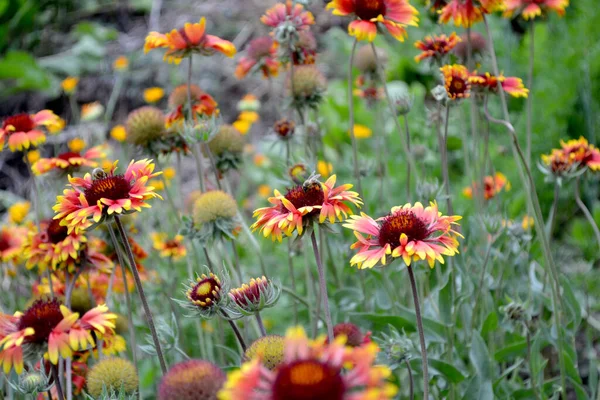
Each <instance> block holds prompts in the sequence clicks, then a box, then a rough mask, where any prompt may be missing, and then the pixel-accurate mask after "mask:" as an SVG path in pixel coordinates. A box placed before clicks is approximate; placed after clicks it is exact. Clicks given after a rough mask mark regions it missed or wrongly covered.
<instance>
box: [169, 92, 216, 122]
mask: <svg viewBox="0 0 600 400" xmlns="http://www.w3.org/2000/svg"><path fill="white" fill-rule="evenodd" d="M190 94H191V98H192V111H193V112H192V117H193V118H194V121H197V120H198V118H204V117H211V116H213V115H215V116H217V115H219V108H218V106H219V105H218V104H217V102H216V101H215V99H213V97H212V96H211V95H210V94H208V93H206V92H205V91H203V90H202V89H200V88H199V87H198V86H196V85H190ZM187 102H188V98H187V85H180V86H177V87H176V88H175V90H173V93H171V95H170V96H169V107H170V108H171V109H172V111H171V112H170V113H169V114H168V115H167V119H166V122H165V125H166V127H167V128H171V127H172V126H174V125H177V124H180V123H181V122H183V121H184V120H185V118H186V117H187V113H186V112H185V111H186V110H185V106H186V104H187Z"/></svg>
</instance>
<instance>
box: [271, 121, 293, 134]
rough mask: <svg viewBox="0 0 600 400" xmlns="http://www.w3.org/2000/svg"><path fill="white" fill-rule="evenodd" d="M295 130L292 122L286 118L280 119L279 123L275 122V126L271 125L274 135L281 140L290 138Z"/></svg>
mask: <svg viewBox="0 0 600 400" xmlns="http://www.w3.org/2000/svg"><path fill="white" fill-rule="evenodd" d="M295 129H296V124H295V123H294V121H292V120H289V119H286V118H283V119H280V120H279V121H277V122H275V125H273V130H274V131H275V133H276V134H277V135H279V136H280V137H282V138H285V137H288V136H291V135H292V134H293V133H294V130H295Z"/></svg>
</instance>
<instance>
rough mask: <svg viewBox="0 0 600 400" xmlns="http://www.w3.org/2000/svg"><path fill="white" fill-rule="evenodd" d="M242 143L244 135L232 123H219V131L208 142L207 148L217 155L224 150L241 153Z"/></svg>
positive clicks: (242, 149)
mask: <svg viewBox="0 0 600 400" xmlns="http://www.w3.org/2000/svg"><path fill="white" fill-rule="evenodd" d="M244 144H245V142H244V137H243V136H242V134H241V133H240V131H238V130H237V129H235V128H234V127H233V125H221V127H220V128H219V132H217V134H216V135H215V137H214V138H212V140H211V141H210V142H208V148H209V149H210V151H211V152H212V153H213V154H214V155H215V156H217V157H218V156H220V155H221V154H223V153H225V152H229V153H233V154H241V153H242V152H243V151H244Z"/></svg>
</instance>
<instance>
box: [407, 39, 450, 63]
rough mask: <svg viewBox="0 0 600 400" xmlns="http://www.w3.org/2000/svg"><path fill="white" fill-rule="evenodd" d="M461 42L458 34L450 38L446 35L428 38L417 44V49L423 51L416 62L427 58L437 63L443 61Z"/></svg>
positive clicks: (416, 57)
mask: <svg viewBox="0 0 600 400" xmlns="http://www.w3.org/2000/svg"><path fill="white" fill-rule="evenodd" d="M460 41H461V38H460V37H458V35H457V34H456V32H452V34H450V36H446V35H445V34H441V35H433V36H426V37H425V38H424V39H423V40H418V41H416V42H415V47H416V48H417V49H419V50H421V54H419V55H418V56H415V61H416V62H420V61H423V60H425V59H427V58H433V59H435V60H437V61H440V60H442V58H443V57H444V56H446V54H448V53H450V52H451V51H452V49H454V46H456V45H457V44H458V43H459V42H460Z"/></svg>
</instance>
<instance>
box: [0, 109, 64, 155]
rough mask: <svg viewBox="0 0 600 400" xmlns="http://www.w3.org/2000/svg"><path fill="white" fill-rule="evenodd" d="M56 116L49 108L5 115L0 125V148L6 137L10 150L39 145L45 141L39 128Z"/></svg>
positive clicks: (54, 119)
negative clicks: (31, 112)
mask: <svg viewBox="0 0 600 400" xmlns="http://www.w3.org/2000/svg"><path fill="white" fill-rule="evenodd" d="M58 119H59V118H58V116H57V115H55V114H54V113H53V112H52V111H50V110H42V111H40V112H38V113H36V114H17V115H13V116H12V117H7V118H5V119H4V121H2V126H1V127H0V148H1V147H3V146H4V143H5V142H6V141H7V139H8V148H9V149H10V151H12V152H15V151H21V150H23V149H29V148H30V147H34V146H37V145H40V144H42V143H44V142H45V141H46V135H45V134H44V131H42V130H41V129H40V128H41V127H43V126H48V125H51V124H53V123H55V122H56V120H58Z"/></svg>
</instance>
